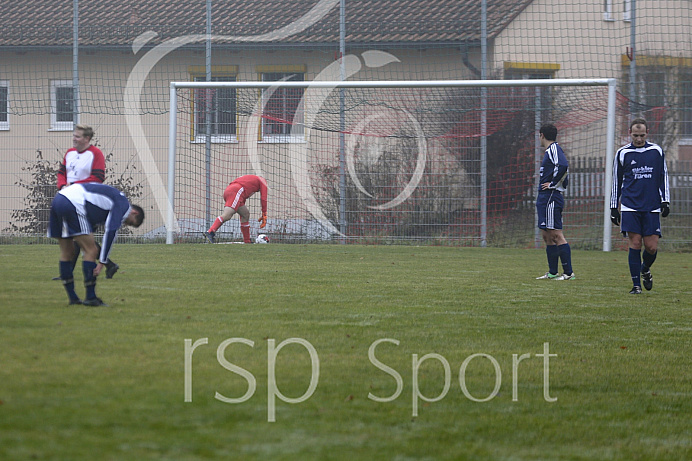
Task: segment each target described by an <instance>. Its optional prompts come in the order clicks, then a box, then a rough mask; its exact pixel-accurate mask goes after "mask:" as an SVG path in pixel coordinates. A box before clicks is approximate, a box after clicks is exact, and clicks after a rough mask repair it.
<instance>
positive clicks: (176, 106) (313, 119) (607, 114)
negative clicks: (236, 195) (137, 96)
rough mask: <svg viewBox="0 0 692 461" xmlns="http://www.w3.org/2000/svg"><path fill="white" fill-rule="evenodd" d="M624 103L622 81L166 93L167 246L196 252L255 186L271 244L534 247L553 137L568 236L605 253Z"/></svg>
mask: <svg viewBox="0 0 692 461" xmlns="http://www.w3.org/2000/svg"><path fill="white" fill-rule="evenodd" d="M482 88H484V89H485V90H484V92H485V93H486V95H485V96H484V97H480V94H481V89H482ZM337 90H338V91H337ZM616 104H617V99H616V80H615V79H535V80H427V81H426V80H412V81H295V80H293V79H291V78H290V76H289V77H286V78H285V79H282V80H281V81H253V82H248V81H243V82H236V81H223V82H221V81H215V82H171V84H170V113H169V136H168V182H167V189H168V190H167V194H168V203H167V205H168V210H167V219H166V242H167V243H174V242H176V241H188V240H192V241H194V240H196V239H199V238H200V233H201V232H202V231H203V230H206V228H207V227H208V226H209V224H210V221H211V220H212V216H209V210H212V212H214V213H220V212H221V209H222V208H223V200H222V199H221V196H222V194H223V190H224V189H225V187H226V186H227V185H228V183H230V181H231V180H233V179H234V178H236V177H238V176H242V175H244V174H258V175H261V176H265V177H266V178H267V181H268V185H269V204H270V209H269V225H268V227H267V229H265V230H264V231H266V232H267V233H269V234H270V235H273V237H274V238H273V239H272V240H273V241H279V242H280V241H287V242H288V241H325V240H327V241H329V240H338V241H341V242H344V241H352V242H361V243H396V242H404V241H409V242H425V243H431V244H436V243H443V244H452V245H470V246H485V245H486V244H488V245H492V246H517V245H519V246H527V245H531V244H532V243H537V233H536V229H535V223H534V221H533V216H535V209H534V205H533V200H534V199H535V186H536V184H535V182H536V174H535V173H536V168H537V165H538V164H539V163H540V160H541V159H542V155H543V149H541V148H540V144H537V143H536V141H535V133H536V132H537V130H538V127H539V126H540V123H547V122H552V123H555V124H556V126H557V127H558V130H559V134H558V142H560V143H561V145H562V146H563V148H564V149H565V151H566V153H567V156H568V159H569V160H570V173H571V177H572V178H573V180H571V181H570V182H571V184H570V186H569V188H568V191H567V193H566V197H567V199H568V200H567V205H566V215H567V216H566V219H565V221H566V228H567V229H568V231H567V232H568V237H569V238H570V241H575V242H577V247H579V246H580V245H579V242H582V245H581V246H582V247H584V248H594V247H595V246H596V245H597V246H598V247H599V248H602V249H603V250H604V251H609V250H610V249H611V227H610V210H609V194H610V189H611V185H612V177H611V176H612V175H611V170H612V163H613V156H614V148H615V129H616ZM481 120H483V123H482V124H481ZM481 126H483V128H481ZM481 132H482V134H483V135H484V136H482V135H481ZM340 138H341V141H340ZM481 138H484V141H485V142H480V141H481ZM604 142H605V146H604V145H603V143H604ZM484 150H487V151H484ZM597 170H598V171H597ZM209 190H211V191H212V193H211V198H209V194H208V191H209ZM205 191H207V193H205ZM210 200H211V201H212V203H211V204H210V203H209V201H210ZM572 201H573V202H574V206H572V203H571V202H572ZM251 202H252V200H251ZM257 202H258V203H259V200H257ZM248 205H250V206H251V209H252V211H253V213H256V208H253V206H254V205H253V204H252V203H248ZM214 217H215V216H214ZM571 218H574V219H573V221H574V224H572V222H571ZM253 221H254V220H251V222H253ZM237 227H238V226H237V223H228V224H224V227H222V229H221V230H220V231H221V237H222V238H223V237H224V236H225V238H226V239H227V240H233V239H234V238H237V237H238V236H239V231H238V228H237ZM598 228H601V230H602V232H601V233H600V234H599V235H598V236H595V234H594V230H597V229H598ZM255 231H257V230H256V229H255ZM264 231H263V232H264Z"/></svg>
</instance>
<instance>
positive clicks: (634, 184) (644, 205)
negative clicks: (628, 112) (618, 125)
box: [610, 118, 670, 294]
mask: <svg viewBox="0 0 692 461" xmlns="http://www.w3.org/2000/svg"><path fill="white" fill-rule="evenodd" d="M629 134H630V137H631V139H632V142H630V143H629V144H627V145H626V146H622V147H621V148H620V149H619V150H618V151H617V154H616V155H615V160H614V162H613V187H612V189H611V191H610V219H611V221H613V224H615V225H616V226H617V225H620V230H621V231H622V233H623V234H624V235H626V236H627V239H628V243H629V257H628V262H629V267H630V275H631V276H632V285H633V287H632V291H630V293H631V294H640V293H641V292H642V282H643V284H644V288H646V289H647V290H651V288H652V287H653V276H652V275H651V270H650V269H651V265H652V264H653V263H654V261H655V260H656V255H657V253H658V239H659V237H661V216H662V217H664V218H665V217H666V216H668V213H670V195H669V194H670V190H669V187H668V169H667V167H666V159H665V154H664V153H663V149H661V147H660V146H658V145H656V144H654V143H650V142H648V141H647V140H646V137H647V136H648V135H649V127H648V126H647V124H646V120H644V119H642V118H637V119H635V120H633V121H632V123H631V124H630V129H629ZM618 204H619V206H620V207H619V209H618ZM642 243H643V244H644V255H643V257H642V255H641V249H642Z"/></svg>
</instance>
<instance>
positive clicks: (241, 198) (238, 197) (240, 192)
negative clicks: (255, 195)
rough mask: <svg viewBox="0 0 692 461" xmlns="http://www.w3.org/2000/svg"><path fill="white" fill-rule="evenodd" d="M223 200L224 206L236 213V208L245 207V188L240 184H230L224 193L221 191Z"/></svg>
mask: <svg viewBox="0 0 692 461" xmlns="http://www.w3.org/2000/svg"><path fill="white" fill-rule="evenodd" d="M223 199H224V200H225V201H226V206H227V207H231V208H233V209H234V210H236V211H238V208H240V207H241V206H243V205H245V188H244V187H243V186H241V185H240V184H233V183H231V184H230V185H229V186H228V187H227V188H226V190H225V191H223Z"/></svg>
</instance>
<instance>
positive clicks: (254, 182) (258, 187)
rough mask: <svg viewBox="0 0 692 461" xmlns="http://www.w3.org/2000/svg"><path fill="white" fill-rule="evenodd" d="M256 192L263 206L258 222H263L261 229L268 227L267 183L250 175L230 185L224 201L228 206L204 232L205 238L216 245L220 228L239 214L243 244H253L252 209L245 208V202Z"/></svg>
mask: <svg viewBox="0 0 692 461" xmlns="http://www.w3.org/2000/svg"><path fill="white" fill-rule="evenodd" d="M255 192H259V193H260V202H261V204H262V217H261V218H259V219H258V220H257V221H259V222H261V223H262V224H260V229H263V228H264V227H265V226H266V225H267V181H266V180H265V179H264V178H263V177H261V176H256V175H254V174H248V175H245V176H241V177H240V178H238V179H235V180H234V181H233V182H232V183H230V184H229V185H228V187H227V188H226V190H225V191H224V192H223V199H224V201H225V202H226V206H225V207H224V209H223V213H221V216H219V217H218V218H216V219H215V220H214V223H213V224H212V225H211V227H210V228H209V230H207V231H206V232H202V234H203V235H204V237H206V239H207V240H208V241H209V242H210V243H214V235H215V234H216V231H217V230H219V227H221V225H222V224H223V223H225V222H226V221H228V220H229V219H231V217H232V216H233V215H234V214H236V213H238V215H239V216H240V232H242V234H243V242H245V243H252V240H251V239H250V209H249V208H248V207H247V206H245V200H247V199H248V198H250V197H252V195H253V194H254V193H255Z"/></svg>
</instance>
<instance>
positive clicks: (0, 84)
mask: <svg viewBox="0 0 692 461" xmlns="http://www.w3.org/2000/svg"><path fill="white" fill-rule="evenodd" d="M0 88H5V89H6V90H7V104H6V105H5V107H2V108H0V112H5V114H6V115H7V120H0V131H7V130H9V129H10V82H8V81H7V80H0Z"/></svg>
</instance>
